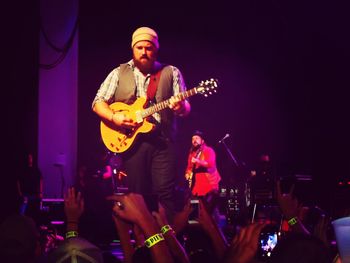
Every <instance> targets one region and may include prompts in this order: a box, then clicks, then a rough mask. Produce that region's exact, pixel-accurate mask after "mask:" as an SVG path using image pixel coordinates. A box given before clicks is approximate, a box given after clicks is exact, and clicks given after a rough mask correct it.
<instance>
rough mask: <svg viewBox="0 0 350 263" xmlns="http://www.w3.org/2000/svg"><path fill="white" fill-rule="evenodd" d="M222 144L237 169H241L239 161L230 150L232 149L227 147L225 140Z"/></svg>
mask: <svg viewBox="0 0 350 263" xmlns="http://www.w3.org/2000/svg"><path fill="white" fill-rule="evenodd" d="M221 143H222V144H223V145H224V147H225V149H226V151H227V153H228V155H229V156H230V157H231V159H232V161H233V163H234V164H235V165H236V166H237V167H239V164H238V162H237V159H236V158H235V156H234V155H233V154H232V152H231V150H230V149H229V148H228V146H227V145H226V143H225V140H222V141H221Z"/></svg>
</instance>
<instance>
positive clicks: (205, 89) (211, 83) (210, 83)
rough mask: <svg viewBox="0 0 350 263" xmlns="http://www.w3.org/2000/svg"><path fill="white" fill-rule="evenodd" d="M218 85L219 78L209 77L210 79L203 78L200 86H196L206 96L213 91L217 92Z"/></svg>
mask: <svg viewBox="0 0 350 263" xmlns="http://www.w3.org/2000/svg"><path fill="white" fill-rule="evenodd" d="M217 87H218V80H217V79H213V78H211V79H208V80H205V81H204V80H202V81H201V82H200V83H199V85H198V87H197V88H196V90H197V92H198V93H200V94H202V95H204V97H208V96H209V95H212V94H213V93H216V88H217Z"/></svg>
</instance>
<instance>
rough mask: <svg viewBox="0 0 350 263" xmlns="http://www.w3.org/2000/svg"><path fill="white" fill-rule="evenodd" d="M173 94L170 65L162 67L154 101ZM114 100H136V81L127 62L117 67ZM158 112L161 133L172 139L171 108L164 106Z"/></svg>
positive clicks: (173, 130)
mask: <svg viewBox="0 0 350 263" xmlns="http://www.w3.org/2000/svg"><path fill="white" fill-rule="evenodd" d="M172 95H173V74H172V70H171V67H170V66H165V67H163V70H162V73H161V74H160V78H159V82H158V88H157V91H156V95H155V101H156V103H158V102H161V101H163V100H166V99H169V98H170V97H171V96H172ZM114 99H115V101H120V102H123V103H126V104H129V105H130V104H132V103H133V102H134V101H135V100H136V83H135V79H134V74H133V72H132V70H131V68H130V66H129V65H128V64H121V65H120V69H119V84H118V88H117V89H116V92H115V95H114ZM159 113H160V118H161V124H160V125H159V127H157V128H160V130H161V131H162V134H163V135H164V136H165V137H167V138H169V139H173V137H174V135H175V131H176V121H175V117H174V113H173V111H172V110H171V109H169V108H166V109H164V110H162V111H160V112H159Z"/></svg>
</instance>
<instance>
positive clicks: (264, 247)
mask: <svg viewBox="0 0 350 263" xmlns="http://www.w3.org/2000/svg"><path fill="white" fill-rule="evenodd" d="M277 242H278V233H277V232H262V233H261V234H260V240H259V243H260V244H259V245H260V257H261V258H269V257H271V253H272V251H273V249H274V248H275V247H276V245H277Z"/></svg>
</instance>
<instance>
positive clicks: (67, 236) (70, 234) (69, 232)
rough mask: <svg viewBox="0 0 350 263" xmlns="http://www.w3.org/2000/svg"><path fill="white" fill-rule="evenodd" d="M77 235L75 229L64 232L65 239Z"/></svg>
mask: <svg viewBox="0 0 350 263" xmlns="http://www.w3.org/2000/svg"><path fill="white" fill-rule="evenodd" d="M77 236H78V232H77V231H68V232H67V233H66V239H68V238H71V237H77Z"/></svg>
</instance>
